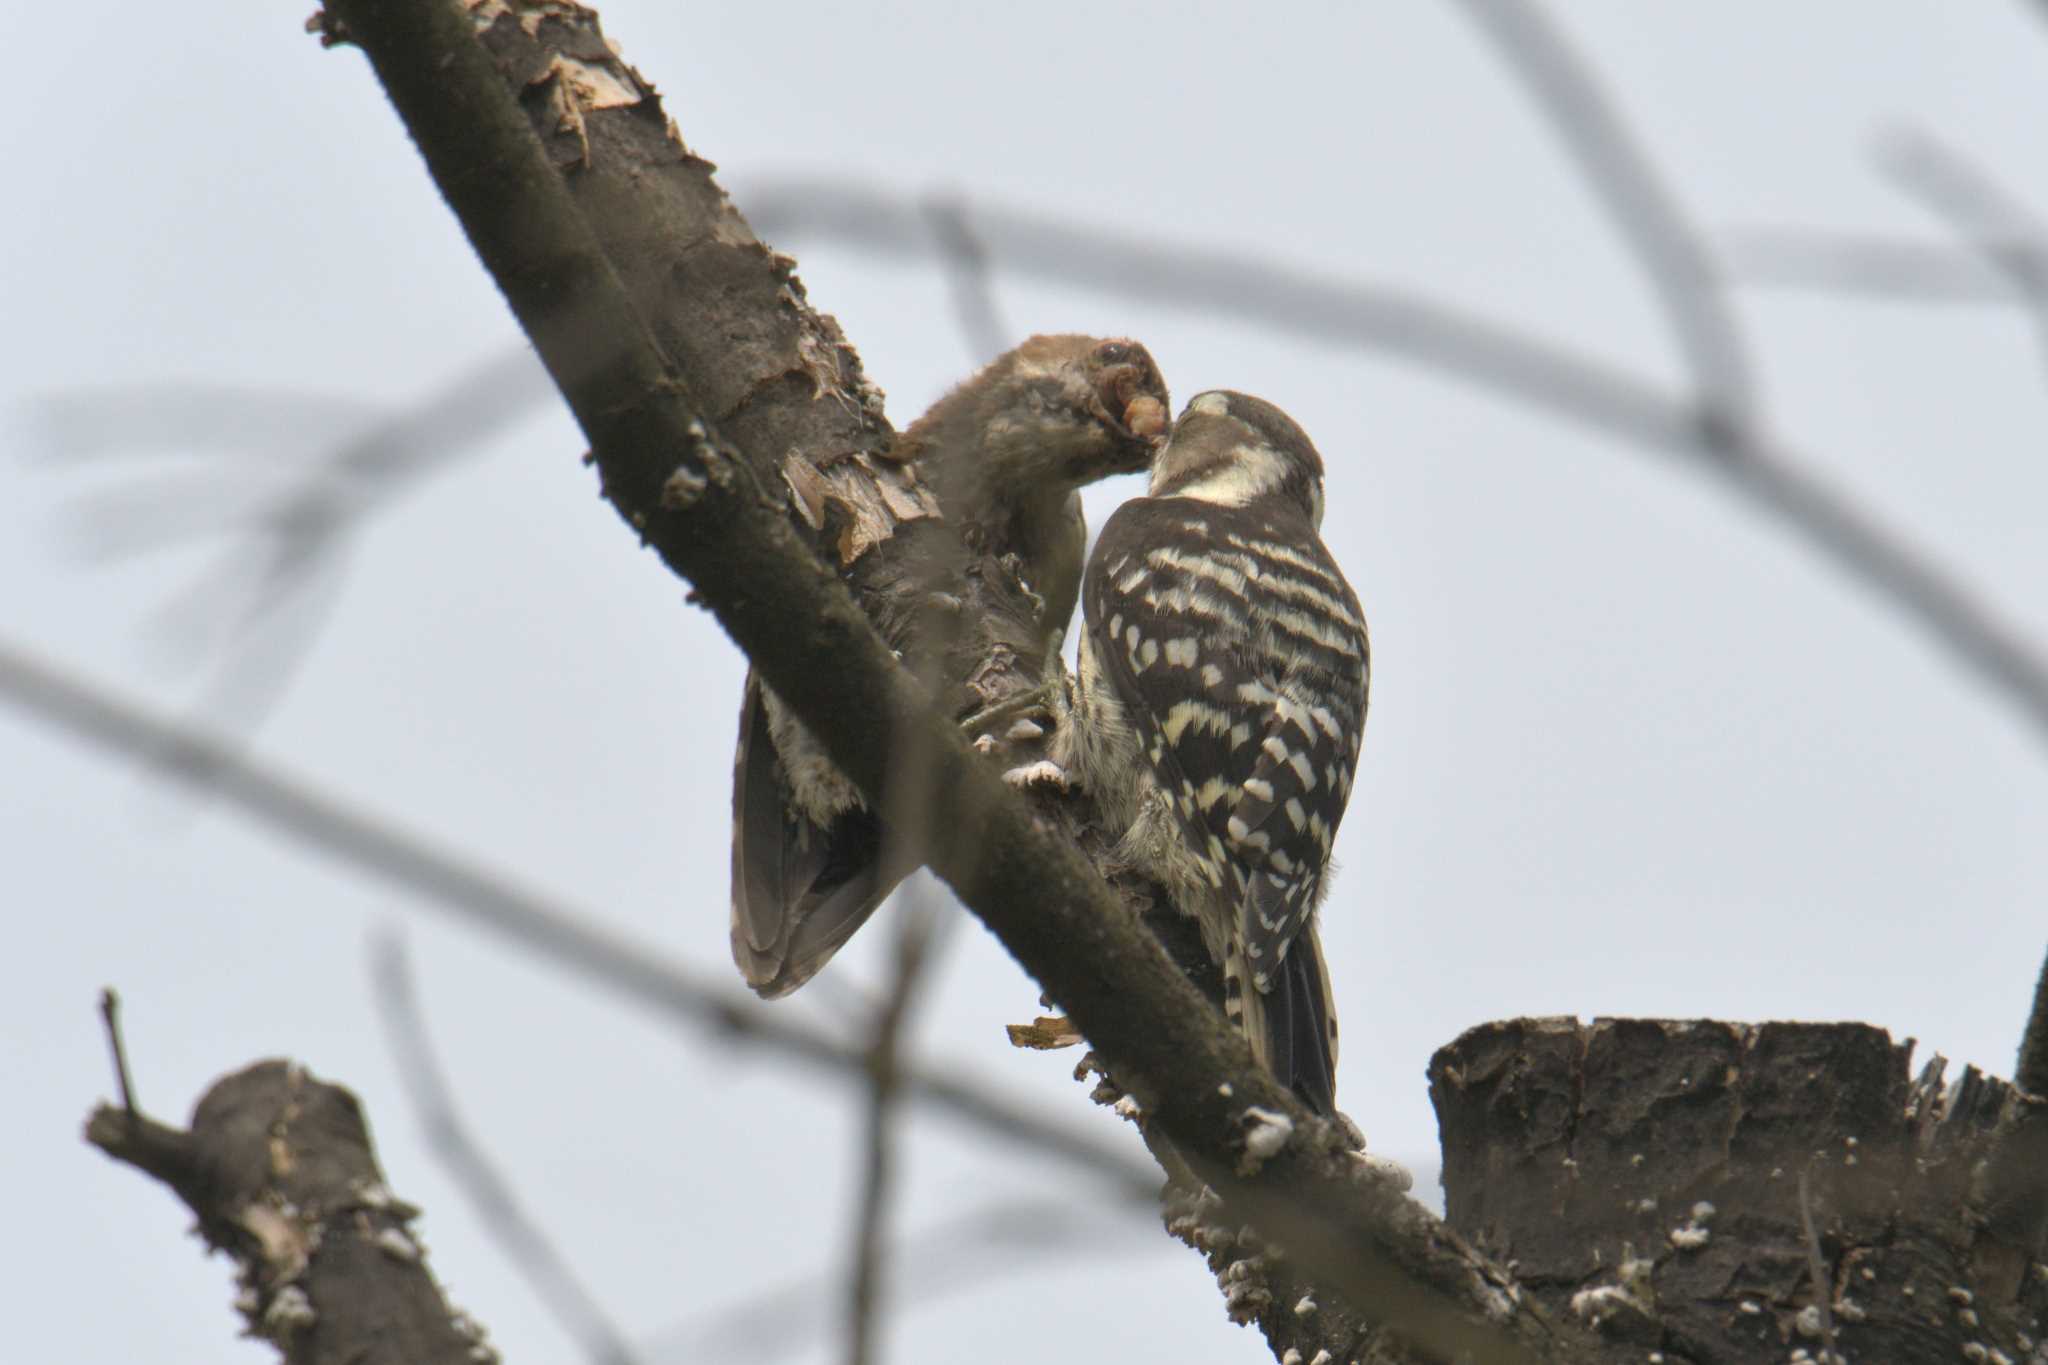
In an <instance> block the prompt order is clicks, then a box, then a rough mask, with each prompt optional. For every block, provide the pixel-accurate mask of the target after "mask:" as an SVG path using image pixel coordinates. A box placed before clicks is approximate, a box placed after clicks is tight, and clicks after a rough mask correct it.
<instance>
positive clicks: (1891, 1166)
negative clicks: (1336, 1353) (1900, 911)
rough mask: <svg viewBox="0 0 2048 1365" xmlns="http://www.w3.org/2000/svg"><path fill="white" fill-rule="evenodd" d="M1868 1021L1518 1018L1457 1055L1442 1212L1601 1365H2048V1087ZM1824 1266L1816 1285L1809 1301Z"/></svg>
mask: <svg viewBox="0 0 2048 1365" xmlns="http://www.w3.org/2000/svg"><path fill="white" fill-rule="evenodd" d="M1911 1053H1912V1043H1911V1042H1910V1041H1908V1042H1906V1043H1903V1044H1899V1043H1894V1042H1893V1041H1892V1040H1891V1038H1890V1036H1889V1035H1887V1034H1886V1033H1884V1032H1883V1031H1882V1030H1880V1029H1876V1028H1872V1027H1870V1026H1868V1025H1865V1024H1748V1025H1745V1024H1726V1023H1718V1022H1714V1021H1710V1020H1702V1021H1682V1020H1641V1019H1601V1020H1596V1021H1594V1022H1593V1023H1592V1024H1581V1023H1579V1022H1578V1021H1577V1020H1575V1019H1523V1020H1513V1021H1508V1022H1503V1023H1495V1024H1486V1025H1482V1026H1480V1027H1478V1028H1474V1029H1472V1030H1470V1031H1468V1032H1467V1033H1466V1034H1465V1035H1464V1036H1463V1037H1461V1038H1459V1039H1458V1040H1457V1041H1456V1042H1454V1043H1452V1044H1451V1045H1450V1046H1448V1047H1445V1048H1443V1049H1442V1050H1440V1051H1439V1052H1438V1053H1437V1054H1436V1056H1435V1057H1434V1058H1433V1059H1432V1061H1431V1063H1430V1072H1429V1075H1430V1095H1431V1098H1432V1099H1433V1100H1434V1102H1435V1104H1436V1110H1437V1118H1438V1121H1439V1123H1440V1125H1441V1128H1442V1139H1443V1153H1444V1176H1443V1180H1444V1191H1445V1203H1446V1210H1445V1212H1446V1221H1447V1222H1448V1223H1449V1224H1450V1226H1451V1227H1452V1228H1453V1229H1455V1230H1456V1231H1458V1232H1459V1233H1460V1234H1461V1235H1463V1236H1465V1237H1466V1238H1468V1239H1470V1240H1472V1241H1473V1242H1475V1243H1476V1244H1477V1245H1478V1246H1479V1247H1480V1249H1481V1250H1483V1251H1485V1252H1486V1253H1488V1254H1489V1255H1491V1256H1492V1257H1493V1258H1494V1259H1496V1260H1497V1261H1499V1262H1501V1263H1502V1264H1504V1265H1506V1266H1507V1267H1508V1268H1509V1269H1511V1270H1512V1271H1513V1272H1514V1274H1515V1277H1516V1279H1517V1281H1518V1282H1519V1284H1520V1286H1521V1288H1522V1290H1523V1291H1524V1292H1525V1293H1527V1294H1531V1295H1534V1296H1535V1297H1536V1298H1537V1299H1538V1300H1539V1301H1540V1302H1541V1303H1542V1304H1543V1305H1544V1307H1545V1308H1547V1309H1548V1310H1549V1311H1550V1312H1551V1313H1553V1314H1556V1315H1564V1316H1572V1317H1577V1318H1579V1319H1580V1320H1582V1321H1590V1322H1593V1323H1595V1324H1596V1325H1597V1326H1598V1327H1599V1328H1600V1331H1601V1334H1602V1337H1603V1339H1604V1340H1605V1341H1606V1342H1608V1343H1609V1344H1610V1345H1611V1347H1612V1350H1611V1351H1607V1352H1603V1353H1602V1355H1601V1357H1600V1359H1601V1360H1603V1361H1604V1360H1613V1361H1617V1362H1619V1361H1635V1362H1644V1361H1652V1362H1656V1361H1661V1362H1664V1363H1665V1365H1679V1362H1692V1363H1693V1365H1721V1362H1731V1363H1732V1362H1762V1361H1786V1360H1795V1361H1796V1360H1812V1361H1821V1360H1825V1359H1826V1358H1827V1355H1826V1350H1827V1342H1828V1339H1829V1336H1830V1334H1832V1340H1833V1343H1834V1349H1835V1352H1836V1354H1837V1355H1838V1356H1839V1358H1841V1359H1844V1360H1848V1361H1852V1362H1856V1365H1864V1363H1865V1362H1869V1365H1920V1362H1927V1363H1928V1365H1934V1362H1941V1363H1942V1365H1952V1362H1955V1361H1986V1362H1999V1361H2004V1362H2008V1365H2019V1362H2024V1361H2043V1362H2048V1344H2044V1343H2043V1337H2044V1333H2043V1329H2042V1322H2043V1319H2044V1318H2048V1264H2044V1261H2048V1248H2044V1237H2043V1222H2044V1219H2043V1212H2044V1201H2048V1152H2044V1142H2048V1113H2044V1110H2048V1102H2044V1101H2043V1100H2042V1099H2040V1098H2039V1097H2035V1096H2030V1095H2027V1094H2024V1093H2022V1092H2020V1091H2018V1090H2016V1089H2014V1088H2013V1087H2012V1086H2010V1085H2008V1084H2006V1083H2005V1082H2003V1081H1998V1080H1994V1079H1991V1078H1989V1077H1986V1076H1983V1075H1982V1074H1980V1073H1979V1072H1977V1071H1976V1070H1975V1069H1974V1068H1968V1069H1965V1070H1964V1072H1963V1074H1962V1077H1961V1079H1959V1080H1958V1081H1956V1082H1955V1083H1954V1084H1953V1085H1949V1086H1947V1087H1944V1086H1943V1084H1942V1073H1943V1071H1944V1069H1945V1066H1946V1063H1945V1062H1944V1061H1943V1059H1941V1058H1940V1057H1936V1058H1934V1059H1933V1060H1932V1061H1930V1062H1929V1063H1928V1064H1927V1066H1926V1067H1925V1068H1924V1069H1923V1070H1922V1071H1921V1072H1920V1074H1919V1076H1918V1078H1917V1079H1915V1078H1914V1077H1912V1076H1911V1075H1910V1074H1909V1070H1908V1064H1909V1060H1910V1056H1911ZM1816 1281H1818V1284H1819V1286H1820V1289H1821V1292H1816Z"/></svg>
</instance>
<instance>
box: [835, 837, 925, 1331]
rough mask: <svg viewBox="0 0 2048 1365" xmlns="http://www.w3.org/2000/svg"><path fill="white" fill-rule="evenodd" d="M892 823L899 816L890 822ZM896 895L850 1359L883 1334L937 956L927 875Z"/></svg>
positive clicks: (872, 1055)
mask: <svg viewBox="0 0 2048 1365" xmlns="http://www.w3.org/2000/svg"><path fill="white" fill-rule="evenodd" d="M891 824H892V827H894V826H895V824H896V822H894V821H892V822H891ZM898 899H899V900H901V901H902V902H904V904H902V905H901V906H900V907H899V909H898V912H897V913H898V929H897V937H896V958H895V967H894V979H893V980H892V982H891V984H890V989H889V991H888V994H887V995H886V996H884V997H883V1000H882V1004H881V1006H880V1008H879V1009H878V1010H877V1012H876V1015H875V1019H874V1023H873V1025H872V1028H871V1030H870V1034H869V1041H868V1052H867V1057H868V1104H867V1117H866V1124H865V1129H864V1132H863V1134H862V1139H861V1152H862V1155H861V1184H860V1202H859V1205H858V1207H857V1209H856V1211H855V1214H854V1230H853V1245H852V1252H851V1256H850V1258H849V1262H850V1269H849V1272H848V1275H847V1290H846V1316H847V1339H846V1359H847V1361H848V1365H872V1362H873V1361H874V1360H876V1359H877V1358H878V1357H877V1354H876V1349H875V1346H876V1340H877V1338H878V1336H879V1334H880V1320H881V1305H882V1296H883V1292H884V1285H883V1279H884V1275H885V1267H884V1263H885V1260H886V1254H885V1253H886V1242H885V1233H886V1229H885V1227H884V1222H885V1220H886V1219H887V1217H888V1206H889V1200H890V1196H891V1192H892V1189H893V1186H894V1182H895V1111H896V1099H897V1095H898V1082H897V1076H898V1069H899V1067H900V1066H901V1062H902V1054H903V1034H904V1028H905V1025H906V1023H907V1022H908V1019H909V1016H910V1010H911V1007H912V1005H913V1003H914V1002H915V1000H916V998H917V996H918V994H919V990H920V987H921V985H922V984H923V982H924V980H925V976H926V972H925V969H926V967H927V966H928V965H929V963H930V961H931V952H932V949H933V947H934V940H935V936H936V935H937V932H938V928H939V925H940V922H941V921H940V919H939V916H940V913H941V910H940V907H939V904H938V902H937V900H936V899H935V898H934V897H933V896H932V894H931V891H930V887H929V884H928V883H926V882H925V881H924V880H923V879H921V878H913V879H912V880H911V881H910V882H909V883H907V884H906V885H905V887H904V889H903V891H902V892H901V893H899V895H898Z"/></svg>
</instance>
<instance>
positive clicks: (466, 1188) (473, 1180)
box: [370, 934, 638, 1365]
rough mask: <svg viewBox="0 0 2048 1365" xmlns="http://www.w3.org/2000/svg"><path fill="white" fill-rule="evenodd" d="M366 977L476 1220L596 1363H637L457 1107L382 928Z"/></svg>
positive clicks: (398, 947)
mask: <svg viewBox="0 0 2048 1365" xmlns="http://www.w3.org/2000/svg"><path fill="white" fill-rule="evenodd" d="M370 976H371V983H372V986H373V989H374V992H375V995H376V999H377V1018H378V1021H379V1022H380V1023H382V1024H383V1026H384V1035H385V1037H386V1039H388V1040H389V1042H390V1046H391V1052H392V1055H393V1056H394V1057H396V1058H397V1060H398V1075H399V1079H400V1080H401V1081H402V1082H403V1083H404V1085H405V1091H406V1095H407V1096H408V1097H409V1098H410V1099H411V1100H412V1107H413V1110H414V1111H415V1113H416V1114H417V1116H418V1119H419V1123H420V1126H421V1127H422V1128H424V1129H425V1130H426V1135H427V1146H428V1149H429V1150H431V1151H432V1152H433V1153H434V1155H435V1156H437V1157H439V1158H440V1160H441V1164H442V1166H443V1167H445V1168H446V1169H447V1171H448V1173H449V1175H451V1176H452V1177H453V1178H454V1180H455V1183H456V1185H457V1186H458V1187H459V1188H460V1189H461V1190H462V1192H463V1194H464V1195H465V1196H466V1197H467V1198H468V1200H469V1204H470V1208H471V1209H472V1210H474V1211H475V1213H476V1215H477V1218H478V1220H479V1221H480V1222H482V1223H483V1225H484V1227H485V1228H486V1229H487V1230H488V1231H489V1233H490V1236H491V1237H492V1239H493V1240H495V1241H496V1242H497V1244H498V1246H499V1247H500V1248H501V1249H502V1250H503V1251H504V1252H505V1254H506V1256H507V1257H509V1258H510V1259H511V1261H512V1263H513V1264H514V1265H515V1266H517V1267H518V1268H519V1272H520V1273H521V1274H522V1275H524V1276H525V1277H526V1282H527V1284H528V1285H529V1286H531V1287H532V1289H533V1292H534V1295H535V1296H536V1297H537V1298H539V1299H540V1300H541V1301H542V1302H543V1303H545V1304H546V1305H547V1306H548V1307H549V1309H550V1310H551V1311H552V1312H553V1313H554V1315H555V1320H556V1321H557V1322H558V1323H560V1324H561V1325H562V1328H563V1330H564V1331H565V1332H567V1333H568V1334H569V1335H570V1336H571V1337H573V1338H575V1339H576V1340H577V1341H579V1342H581V1343H582V1346H583V1353H584V1354H585V1355H586V1356H587V1357H589V1359H590V1360H591V1361H592V1362H594V1363H595V1365H635V1362H636V1361H637V1359H638V1357H637V1356H636V1355H635V1353H634V1351H633V1349H632V1348H631V1347H630V1346H628V1345H627V1344H626V1339H625V1335H624V1334H623V1333H622V1332H620V1331H619V1329H618V1328H617V1326H615V1325H614V1324H613V1323H612V1320H611V1318H610V1317H609V1316H608V1315H607V1314H606V1313H605V1311H604V1309H603V1307H602V1306H600V1305H599V1303H598V1302H597V1300H596V1298H595V1297H593V1296H592V1295H591V1293H590V1291H589V1290H587V1289H585V1288H584V1287H583V1285H582V1283H581V1282H580V1281H579V1280H578V1279H577V1278H576V1272H575V1271H574V1270H573V1269H571V1267H570V1265H569V1262H568V1261H567V1260H566V1259H565V1258H564V1257H563V1256H562V1254H561V1253H560V1252H559V1251H557V1250H556V1249H555V1246H554V1243H552V1242H551V1241H549V1239H548V1236H547V1234H546V1233H545V1232H543V1231H542V1230H541V1228H540V1226H539V1224H537V1223H535V1222H534V1221H533V1220H532V1219H531V1218H529V1217H528V1216H527V1214H526V1211H525V1210H524V1209H523V1208H521V1207H520V1203H519V1194H518V1190H517V1188H516V1187H515V1186H514V1185H513V1183H512V1182H511V1181H510V1180H508V1179H506V1178H505V1176H504V1175H502V1174H501V1173H500V1172H499V1171H498V1170H497V1168H496V1167H495V1166H494V1165H492V1163H491V1159H490V1157H489V1156H488V1155H486V1154H485V1152H484V1148H483V1144H482V1143H480V1142H478V1141H477V1140H476V1139H475V1138H473V1137H472V1136H471V1135H470V1132H469V1128H468V1125H467V1124H465V1123H464V1122H463V1121H462V1116H461V1115H460V1114H459V1113H458V1112H456V1108H455V1100H454V1096H453V1092H452V1091H451V1089H450V1087H449V1085H448V1078H447V1076H446V1075H445V1074H444V1073H443V1072H442V1070H441V1065H440V1063H439V1062H438V1061H436V1060H435V1058H434V1052H433V1048H432V1046H431V1044H430V1043H429V1042H428V1040H427V1026H426V1021H425V1019H424V1018H422V1017H421V1013H420V1004H419V992H418V991H417V990H416V989H415V988H414V985H413V974H412V964H411V962H410V961H409V960H408V959H407V956H406V951H405V945H404V944H403V943H402V942H401V941H400V940H399V939H398V937H397V936H396V935H394V934H380V935H378V937H377V938H376V940H375V941H374V942H372V944H371V947H370Z"/></svg>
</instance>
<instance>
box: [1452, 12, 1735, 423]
mask: <svg viewBox="0 0 2048 1365" xmlns="http://www.w3.org/2000/svg"><path fill="white" fill-rule="evenodd" d="M1464 3H1465V9H1466V12H1467V13H1468V14H1470V15H1471V17H1472V19H1473V21H1474V22H1475V23H1476V24H1478V25H1479V27H1480V29H1481V30H1482V31H1483V32H1484V33H1485V34H1486V36H1487V37H1488V38H1490V39H1492V41H1493V44H1494V46H1495V48H1496V49H1498V51H1499V53H1500V57H1501V60H1502V61H1503V62H1504V63H1505V64H1506V65H1507V67H1508V69H1509V70H1510V71H1512V72H1513V73H1514V74H1515V75H1516V76H1517V77H1519V78H1520V79H1521V81H1522V82H1523V84H1525V85H1526V86H1527V87H1528V89H1529V93H1530V94H1531V95H1532V96H1533V97H1534V98H1535V100H1536V103H1537V105H1538V106H1539V107H1540V108H1541V109H1542V110H1543V112H1544V114H1545V115H1546V116H1547V117H1548V118H1549V120H1550V122H1551V124H1552V126H1553V127H1554V128H1555V129H1556V130H1557V134H1558V137H1559V138H1560V139H1561V140H1562V141H1563V143H1564V145H1565V147H1566V149H1567V150H1568V151H1569V152H1570V153H1571V154H1572V156H1573V157H1574V158H1576V159H1577V161H1578V163H1579V168H1580V170H1581V171H1582V172H1583V173H1584V174H1585V177H1586V183H1587V184H1588V185H1589V186H1590V187H1591V188H1592V190H1593V193H1594V194H1595V195H1596V196H1597V197H1598V198H1599V200H1600V202H1601V203H1602V205H1604V206H1605V208H1606V209H1607V213H1608V216H1609V217H1611V218H1612V219H1613V220H1614V224H1615V226H1616V227H1617V228H1618V229H1619V230H1620V231H1621V234H1622V238H1623V240H1624V241H1626V242H1627V243H1628V244H1629V246H1630V247H1631V248H1632V249H1633V250H1634V251H1635V254H1636V256H1637V257H1638V258H1639V259H1640V260H1641V262H1642V266H1643V274H1644V278H1645V281H1646V282H1647V283H1648V284H1649V286H1650V288H1651V290H1652V291H1653V292H1654V293H1655V294H1656V295H1657V298H1658V300H1659V301H1660V302H1661V303H1662V304H1663V306H1664V313H1665V316H1666V318H1667V319H1668V320H1669V321H1670V324H1671V330H1672V333H1673V335H1675V336H1676V337H1677V339H1678V344H1679V348H1680V350H1681V351H1682V352H1683V353H1684V355H1685V358H1686V361H1687V366H1688V368H1689V369H1690V370H1691V372H1692V378H1693V384H1694V386H1695V388H1696V390H1697V399H1698V403H1699V406H1700V410H1701V416H1702V418H1703V425H1704V426H1705V427H1706V429H1707V430H1708V432H1709V435H1710V439H1711V435H1712V432H1713V431H1714V430H1715V429H1717V428H1729V429H1734V428H1742V427H1747V426H1748V425H1749V423H1750V422H1751V420H1752V419H1753V417H1754V408H1755V405H1756V404H1755V395H1754V393H1753V392H1752V383H1751V379H1750V373H1749V370H1750V366H1749V357H1748V353H1747V348H1746V347H1745V346H1744V345H1743V342H1742V338H1741V336H1740V334H1739V332H1738V331H1737V329H1736V326H1735V319H1734V317H1733V315H1732V314H1731V313H1730V311H1729V309H1728V301H1727V296H1726V293H1725V291H1724V288H1723V284H1722V280H1721V269H1720V266H1719V265H1718V264H1717V263H1716V262H1715V260H1714V257H1713V253H1712V252H1711V251H1710V250H1709V249H1708V246H1707V243H1706V240H1705V238H1704V236H1703V235H1702V234H1701V233H1700V232H1699V231H1698V230H1697V229H1696V228H1695V227H1694V226H1693V225H1692V223H1691V221H1690V220H1689V219H1688V218H1687V217H1686V215H1685V213H1684V211H1683V210H1682V209H1680V208H1679V206H1678V201H1677V199H1676V197H1675V196H1674V195H1672V193H1671V192H1670V190H1669V189H1668V188H1667V187H1666V186H1665V184H1664V181H1663V177H1662V176H1660V175H1659V174H1658V172H1657V168H1656V165H1655V163H1654V162H1652V161H1651V159H1650V158H1649V157H1648V156H1647V155H1645V154H1644V153H1643V151H1642V150H1641V149H1640V148H1639V147H1638V146H1637V145H1636V141H1635V137H1634V135H1633V133H1631V131H1630V130H1629V127H1628V124H1627V121H1626V120H1625V119H1623V118H1622V116H1621V114H1620V112H1619V111H1618V110H1616V109H1615V107H1614V105H1613V103H1612V102H1611V101H1610V100H1609V98H1608V96H1607V93H1606V91H1604V90H1602V89H1601V88H1600V84H1599V81H1598V79H1597V78H1596V77H1595V75H1594V73H1593V71H1592V69H1591V67H1590V66H1589V65H1588V64H1587V63H1586V62H1584V61H1583V60H1581V59H1580V57H1579V55H1578V54H1577V53H1576V52H1574V51H1573V50H1572V46H1571V44H1570V42H1569V41H1568V40H1567V39H1566V38H1565V36H1564V34H1563V33H1562V32H1560V31H1559V30H1558V29H1557V28H1556V27H1555V26H1554V25H1553V24H1552V23H1551V21H1550V19H1549V18H1548V17H1546V16H1545V14H1544V12H1543V10H1542V8H1541V7H1540V6H1539V5H1537V4H1536V3H1534V0H1464ZM1725 453H1727V454H1730V455H1734V454H1738V453H1740V452H1739V451H1737V450H1734V449H1730V450H1729V451H1727V452H1725Z"/></svg>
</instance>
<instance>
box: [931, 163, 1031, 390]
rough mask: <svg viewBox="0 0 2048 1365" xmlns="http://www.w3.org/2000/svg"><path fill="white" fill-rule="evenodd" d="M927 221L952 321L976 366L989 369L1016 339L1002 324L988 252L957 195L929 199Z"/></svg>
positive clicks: (964, 202) (1005, 325)
mask: <svg viewBox="0 0 2048 1365" xmlns="http://www.w3.org/2000/svg"><path fill="white" fill-rule="evenodd" d="M923 208H924V216H925V221H926V222H927V223H928V224H929V225H930V226H931V233H932V240H933V241H934V242H935V243H936V244H937V246H938V257H939V262H940V264H941V266H942V267H943V268H944V269H945V272H946V292H947V293H948V294H949V295H950V296H951V297H952V300H953V317H954V320H955V321H956V322H958V323H959V324H960V335H961V336H962V337H963V338H964V339H965V340H966V342H967V349H968V351H969V352H970V357H969V358H970V359H971V360H972V362H973V363H974V365H975V366H976V367H977V368H979V367H980V366H983V365H986V364H988V362H989V361H991V360H994V359H995V358H996V357H997V356H999V355H1001V354H1002V353H1003V352H1004V351H1007V350H1009V349H1010V341H1011V338H1012V337H1014V336H1015V335H1016V333H1015V332H1013V331H1012V330H1011V329H1010V325H1009V324H1008V323H1006V322H1005V321H1003V314H1002V308H1001V306H1000V305H999V304H997V303H996V295H995V287H994V283H993V281H992V280H991V279H990V278H989V269H988V248H987V247H986V246H984V245H982V241H981V239H980V238H979V237H977V236H975V235H974V229H973V228H972V227H971V226H969V225H968V222H967V201H966V200H965V199H964V198H961V197H959V196H955V195H944V194H928V195H926V196H925V197H924V200H923Z"/></svg>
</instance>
